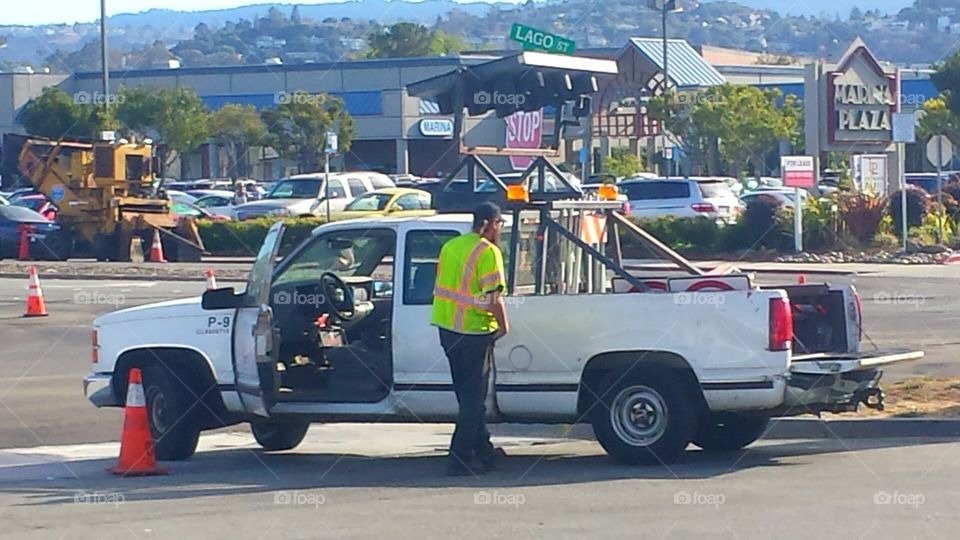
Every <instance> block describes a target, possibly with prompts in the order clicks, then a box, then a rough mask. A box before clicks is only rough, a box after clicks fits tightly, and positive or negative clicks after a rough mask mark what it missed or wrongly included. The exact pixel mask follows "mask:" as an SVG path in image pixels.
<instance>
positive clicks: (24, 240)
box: [17, 225, 30, 261]
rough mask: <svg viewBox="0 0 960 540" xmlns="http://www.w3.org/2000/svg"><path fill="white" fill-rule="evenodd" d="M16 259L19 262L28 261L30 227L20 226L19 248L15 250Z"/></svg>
mask: <svg viewBox="0 0 960 540" xmlns="http://www.w3.org/2000/svg"><path fill="white" fill-rule="evenodd" d="M17 258H18V259H20V260H21V261H28V260H30V227H28V226H26V225H21V226H20V247H19V249H18V250H17Z"/></svg>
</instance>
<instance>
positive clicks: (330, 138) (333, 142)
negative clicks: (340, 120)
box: [323, 131, 337, 154]
mask: <svg viewBox="0 0 960 540" xmlns="http://www.w3.org/2000/svg"><path fill="white" fill-rule="evenodd" d="M323 151H324V152H326V153H327V154H336V153H337V134H336V133H334V132H332V131H328V132H327V144H326V147H325V148H324V149H323Z"/></svg>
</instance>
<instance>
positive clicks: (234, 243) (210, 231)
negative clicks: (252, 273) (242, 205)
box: [197, 217, 325, 257]
mask: <svg viewBox="0 0 960 540" xmlns="http://www.w3.org/2000/svg"><path fill="white" fill-rule="evenodd" d="M276 221H277V220H276V219H274V218H267V217H263V218H257V219H251V220H246V221H200V222H198V223H197V227H198V229H199V230H200V238H201V239H203V245H204V247H206V248H207V251H208V252H209V253H210V254H211V255H220V256H249V257H252V256H255V255H256V254H257V251H259V250H260V245H261V244H263V239H264V238H265V237H266V236H267V231H268V230H269V229H270V226H271V225H273V224H274V223H276ZM283 222H284V225H285V226H286V229H285V230H284V233H283V240H282V241H281V244H280V254H281V255H285V254H287V253H289V252H290V251H291V250H292V249H293V248H294V247H296V246H297V245H299V244H300V242H302V241H303V240H304V239H305V238H307V237H308V236H310V232H311V231H313V229H314V228H316V227H317V226H318V225H322V224H323V223H324V222H325V220H324V219H323V218H290V219H285V220H283Z"/></svg>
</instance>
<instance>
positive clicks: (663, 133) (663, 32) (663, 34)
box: [660, 1, 673, 179]
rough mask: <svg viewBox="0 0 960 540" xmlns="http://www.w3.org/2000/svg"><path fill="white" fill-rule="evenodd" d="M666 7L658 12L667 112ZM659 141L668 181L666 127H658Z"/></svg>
mask: <svg viewBox="0 0 960 540" xmlns="http://www.w3.org/2000/svg"><path fill="white" fill-rule="evenodd" d="M668 5H670V2H669V1H665V2H663V8H662V9H661V10H660V34H661V37H662V38H663V97H664V104H666V105H667V109H668V110H669V105H670V102H669V101H670V93H669V92H670V79H669V77H668V72H667V58H668V56H669V55H668V54H667V6H668ZM660 141H661V142H660V146H661V150H660V151H661V152H662V153H663V162H664V166H663V170H664V171H665V174H664V175H663V176H664V177H665V178H668V179H669V178H670V165H671V164H670V163H667V126H666V125H661V126H660ZM670 158H671V159H672V158H673V154H671V155H670Z"/></svg>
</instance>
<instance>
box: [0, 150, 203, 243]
mask: <svg viewBox="0 0 960 540" xmlns="http://www.w3.org/2000/svg"><path fill="white" fill-rule="evenodd" d="M11 143H12V144H14V145H18V146H19V148H20V150H19V153H18V162H17V163H18V169H19V170H20V173H21V174H22V175H23V176H25V177H26V178H27V179H29V180H30V182H31V183H32V184H33V186H34V187H35V188H36V189H37V191H39V192H40V193H43V194H44V195H46V196H47V197H48V198H49V199H50V200H51V201H52V202H53V204H55V205H56V206H57V208H58V214H57V222H58V223H60V225H61V227H62V228H63V230H64V232H65V234H63V235H61V236H60V240H59V241H58V242H57V245H56V246H53V247H49V246H48V251H53V252H54V253H55V255H54V258H57V259H61V260H63V259H66V258H68V257H70V256H71V254H73V253H75V252H80V251H86V250H90V251H91V252H92V254H93V256H95V257H96V258H97V260H99V261H129V260H130V259H131V244H133V245H134V246H135V243H134V242H133V239H134V238H139V239H140V245H141V249H143V250H144V252H146V251H149V249H150V243H151V241H152V238H153V237H154V231H159V232H160V237H161V239H162V243H163V250H164V254H165V255H166V258H167V259H168V260H172V261H199V260H200V255H201V253H202V252H203V251H204V248H203V242H202V241H201V239H200V235H199V233H198V232H197V226H196V223H195V222H194V220H193V218H191V217H188V216H178V215H176V214H174V213H172V212H171V202H170V200H169V199H168V198H167V197H166V196H165V194H164V192H163V190H162V189H158V186H157V185H156V184H155V182H156V180H155V177H154V174H153V166H152V164H153V151H152V147H151V145H150V144H147V143H145V142H141V143H137V142H128V141H126V140H120V141H119V142H117V141H113V140H104V141H98V142H81V141H65V140H57V141H55V140H51V139H43V138H37V137H23V136H15V137H10V136H8V137H6V138H5V140H4V146H8V145H10V144H11ZM84 248H86V249H84Z"/></svg>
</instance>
